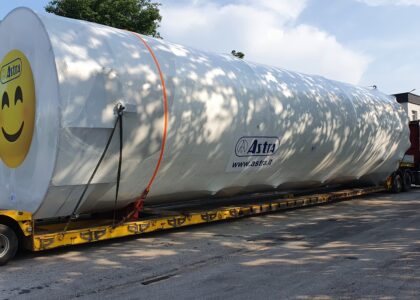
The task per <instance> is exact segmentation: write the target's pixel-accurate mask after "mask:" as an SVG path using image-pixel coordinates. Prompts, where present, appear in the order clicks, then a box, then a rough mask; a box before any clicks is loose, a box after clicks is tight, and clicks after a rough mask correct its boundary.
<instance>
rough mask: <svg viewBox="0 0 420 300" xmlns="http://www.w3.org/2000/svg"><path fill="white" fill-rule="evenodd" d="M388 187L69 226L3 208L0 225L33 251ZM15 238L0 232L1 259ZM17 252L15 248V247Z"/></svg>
mask: <svg viewBox="0 0 420 300" xmlns="http://www.w3.org/2000/svg"><path fill="white" fill-rule="evenodd" d="M385 190H386V188H385V187H366V188H352V189H345V190H339V191H333V192H326V193H320V194H310V195H305V196H297V197H293V196H292V195H290V196H289V197H286V198H278V199H275V200H260V201H258V199H257V200H253V201H252V203H248V204H236V205H231V206H220V207H216V208H214V207H213V208H210V209H202V210H200V209H192V210H188V209H187V210H185V209H183V210H182V211H165V210H153V209H148V208H145V213H146V215H147V216H146V217H142V218H140V219H139V220H136V221H127V222H124V223H117V224H113V223H114V222H113V220H112V219H107V218H102V219H101V218H99V219H98V218H95V219H85V220H77V221H73V222H72V223H70V225H69V226H68V228H67V229H66V230H64V229H65V228H66V224H67V221H65V220H64V221H62V222H57V223H50V224H42V223H40V224H38V222H37V221H36V220H34V219H33V218H32V214H31V213H26V212H19V211H10V210H9V211H8V210H3V211H2V210H0V226H8V227H9V228H11V229H12V230H13V231H14V232H15V233H16V235H17V236H18V239H17V241H18V242H20V243H21V245H22V246H23V247H25V248H26V249H28V250H31V251H42V250H47V249H53V248H58V247H64V246H69V245H78V244H86V243H92V242H96V241H102V240H108V239H113V238H118V237H125V236H131V235H140V234H145V233H149V232H155V231H161V230H167V229H173V228H179V227H185V226H191V225H197V224H204V223H211V222H216V221H222V220H230V219H238V218H242V217H248V216H255V215H260V214H266V213H272V212H277V211H281V210H287V209H294V208H301V207H307V206H313V205H319V204H325V203H329V202H334V201H338V200H349V199H352V198H355V197H358V196H363V195H367V194H372V193H376V192H383V191H385ZM14 242H15V241H13V240H11V239H9V240H8V241H7V239H5V236H4V235H3V234H1V233H0V259H1V258H2V257H1V255H2V253H3V256H4V255H5V254H7V253H5V251H9V252H10V250H11V247H13V248H14V247H15V246H16V248H17V245H11V244H12V243H14ZM15 252H16V251H15ZM14 255H15V253H13V255H12V256H11V257H6V258H7V259H3V261H0V265H1V264H5V263H7V262H8V261H9V260H10V259H11V258H13V256H14Z"/></svg>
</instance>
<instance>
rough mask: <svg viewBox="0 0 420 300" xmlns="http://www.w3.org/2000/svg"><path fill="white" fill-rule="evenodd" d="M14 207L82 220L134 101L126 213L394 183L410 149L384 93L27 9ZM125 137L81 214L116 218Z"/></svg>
mask: <svg viewBox="0 0 420 300" xmlns="http://www.w3.org/2000/svg"><path fill="white" fill-rule="evenodd" d="M0 40H1V43H0V58H1V78H0V79H1V84H0V96H1V97H2V105H1V110H0V123H1V132H0V157H1V160H2V162H1V163H0V181H1V185H0V208H1V209H18V210H23V211H29V212H34V213H35V217H36V218H50V217H57V216H65V215H69V214H70V213H71V212H72V211H73V209H74V207H75V205H76V202H77V200H78V198H79V197H80V194H81V192H82V190H83V188H84V186H85V185H86V183H87V181H88V179H89V177H90V175H91V174H92V171H93V169H94V168H95V166H96V164H97V162H98V160H99V157H100V155H101V153H102V151H103V149H104V147H105V144H106V141H107V139H108V137H109V135H110V133H111V130H112V128H113V126H114V122H115V119H116V116H115V114H114V107H115V105H116V104H117V103H119V102H123V103H124V104H125V106H126V111H125V114H124V116H123V125H124V133H123V140H124V152H123V162H122V178H121V189H120V197H119V202H118V203H119V206H125V205H127V204H128V203H130V202H132V201H133V199H135V198H136V197H137V196H139V195H140V194H141V193H142V192H143V190H144V189H145V188H146V187H147V186H150V188H151V189H150V194H149V196H148V197H147V201H151V202H153V201H171V200H176V199H188V198H192V197H204V196H209V195H215V194H234V193H239V192H249V191H257V190H258V191H261V190H270V189H275V188H279V187H280V188H282V187H284V188H288V187H291V186H294V187H296V186H302V187H304V186H311V185H320V184H325V183H327V182H343V181H353V180H363V181H369V182H372V183H379V182H381V181H383V180H384V179H385V178H386V177H387V176H388V175H389V174H390V173H391V172H392V171H394V170H395V169H396V168H397V166H398V161H399V160H400V159H401V158H402V156H403V154H404V152H405V150H407V148H408V146H409V138H408V135H409V133H408V132H409V130H408V126H407V123H408V119H407V116H406V114H405V113H404V111H403V109H402V108H401V107H400V106H399V105H398V103H396V101H394V99H393V98H392V97H389V96H387V95H385V94H383V93H380V92H379V91H377V90H371V89H366V88H362V87H357V86H353V85H350V84H345V83H341V82H337V81H332V80H327V79H325V78H323V77H320V76H310V75H303V74H299V73H295V72H290V71H286V70H282V69H278V68H273V67H268V66H263V65H259V64H253V63H250V62H247V61H244V60H241V59H237V58H235V57H232V56H231V55H219V54H212V53H207V52H203V51H197V50H193V49H190V48H187V47H183V46H180V45H176V44H172V43H169V42H167V41H165V40H159V39H153V38H150V37H145V36H140V35H137V34H134V33H132V32H127V31H123V30H118V29H114V28H110V27H106V26H102V25H97V24H93V23H88V22H83V21H78V20H71V19H66V18H61V17H57V16H54V15H37V14H35V13H34V12H33V11H31V10H29V9H26V8H19V9H16V10H14V11H12V12H11V13H10V14H9V15H8V16H7V17H6V18H5V19H4V20H3V21H2V23H1V25H0ZM118 146H119V143H118V132H117V133H116V136H115V137H114V139H113V141H112V143H111V146H110V149H109V152H108V154H107V155H106V157H105V159H104V162H103V163H102V165H101V167H100V168H99V171H98V173H97V176H96V177H95V178H94V180H93V182H92V185H91V186H90V187H89V189H88V191H87V193H86V197H85V198H84V200H83V202H82V205H81V207H80V211H81V212H94V211H101V210H106V209H110V208H112V207H113V201H114V195H115V184H116V170H117V164H118Z"/></svg>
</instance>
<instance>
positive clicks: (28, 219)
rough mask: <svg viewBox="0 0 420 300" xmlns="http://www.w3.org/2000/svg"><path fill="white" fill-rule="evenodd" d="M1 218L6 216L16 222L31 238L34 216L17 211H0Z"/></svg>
mask: <svg viewBox="0 0 420 300" xmlns="http://www.w3.org/2000/svg"><path fill="white" fill-rule="evenodd" d="M0 216H6V217H9V218H11V219H13V220H15V221H16V223H17V224H18V225H19V226H20V228H21V229H22V232H23V234H24V235H25V236H30V235H31V234H32V230H33V226H32V225H33V224H32V223H33V220H32V214H31V213H28V212H23V211H17V210H0Z"/></svg>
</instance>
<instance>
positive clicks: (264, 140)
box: [235, 136, 280, 157]
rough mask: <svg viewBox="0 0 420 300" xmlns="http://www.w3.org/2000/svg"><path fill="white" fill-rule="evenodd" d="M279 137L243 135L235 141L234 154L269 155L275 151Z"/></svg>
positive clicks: (242, 155) (241, 155)
mask: <svg viewBox="0 0 420 300" xmlns="http://www.w3.org/2000/svg"><path fill="white" fill-rule="evenodd" d="M279 142H280V141H279V139H278V137H275V136H243V137H241V138H240V139H239V140H238V142H237V143H236V147H235V154H236V156H239V157H244V156H270V155H273V154H274V153H276V151H277V149H278V146H279Z"/></svg>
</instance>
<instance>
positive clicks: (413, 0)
mask: <svg viewBox="0 0 420 300" xmlns="http://www.w3.org/2000/svg"><path fill="white" fill-rule="evenodd" d="M357 1H358V2H362V3H365V4H367V5H370V6H381V5H397V6H410V5H418V6H420V0H357Z"/></svg>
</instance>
